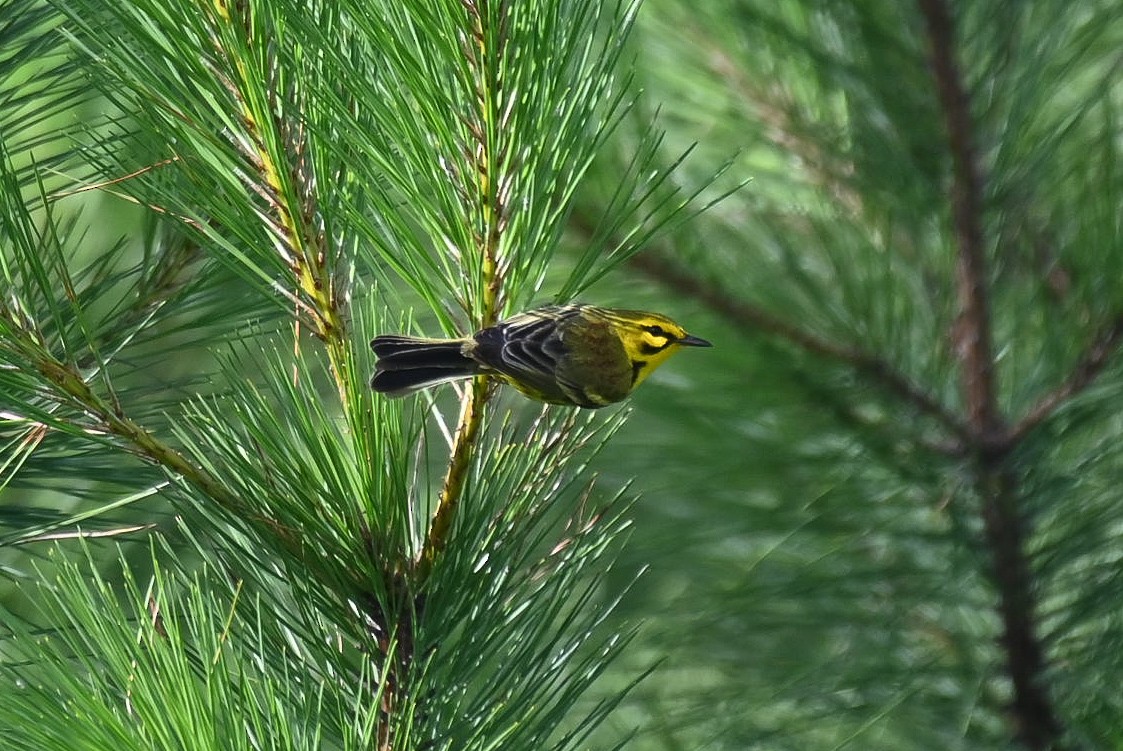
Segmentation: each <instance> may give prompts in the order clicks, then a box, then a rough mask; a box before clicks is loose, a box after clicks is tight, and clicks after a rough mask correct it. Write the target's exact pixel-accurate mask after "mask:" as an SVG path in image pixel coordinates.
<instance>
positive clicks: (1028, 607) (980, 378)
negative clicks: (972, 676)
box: [918, 0, 1063, 751]
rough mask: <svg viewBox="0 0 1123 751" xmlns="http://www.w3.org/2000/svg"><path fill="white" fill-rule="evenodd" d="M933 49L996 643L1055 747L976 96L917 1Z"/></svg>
mask: <svg viewBox="0 0 1123 751" xmlns="http://www.w3.org/2000/svg"><path fill="white" fill-rule="evenodd" d="M918 5H919V7H920V12H921V14H922V15H923V17H924V22H925V26H926V29H927V34H928V43H929V52H930V55H931V69H932V76H933V79H934V81H935V84H936V89H937V92H938V95H939V99H940V106H941V108H942V112H943V118H944V127H945V129H946V131H947V137H948V147H949V149H950V151H951V160H952V185H951V203H952V221H953V224H954V227H955V237H956V246H957V251H958V256H957V261H956V290H957V296H958V301H959V311H960V312H959V321H958V324H957V326H956V327H955V340H956V353H957V355H958V357H959V361H960V371H961V377H962V382H963V391H964V397H965V402H966V405H967V423H968V426H969V427H970V429H971V434H972V437H973V443H974V445H975V448H976V451H977V454H976V457H975V459H976V466H975V470H976V478H975V485H976V488H977V490H978V492H979V496H980V498H981V503H982V517H983V526H984V530H985V537H986V541H987V545H988V548H989V550H990V553H991V556H992V571H991V576H992V579H993V581H994V585H995V587H996V589H997V591H998V613H999V616H1000V618H1001V620H1002V634H1001V637H1000V640H999V642H1000V644H1001V646H1002V649H1003V652H1004V653H1005V658H1006V671H1007V673H1008V675H1009V678H1010V682H1011V684H1012V686H1013V697H1012V699H1011V703H1010V704H1011V706H1010V709H1011V718H1012V722H1013V725H1014V733H1015V735H1016V736H1017V738H1018V740H1019V741H1021V742H1022V743H1024V744H1025V745H1026V746H1027V747H1029V748H1030V749H1034V751H1047V750H1048V749H1056V748H1057V744H1058V741H1059V739H1060V737H1061V735H1062V732H1063V731H1062V728H1061V726H1060V721H1059V720H1058V719H1057V715H1056V709H1055V707H1054V706H1053V704H1052V702H1051V699H1050V697H1049V693H1048V691H1047V690H1046V689H1045V687H1044V685H1043V682H1044V678H1045V671H1046V660H1045V651H1044V648H1043V647H1042V645H1041V639H1040V637H1039V635H1038V633H1037V613H1036V605H1037V603H1036V600H1035V597H1034V592H1033V585H1034V582H1033V571H1032V567H1031V565H1030V559H1029V554H1028V553H1027V551H1026V541H1027V539H1028V537H1029V535H1030V533H1031V530H1030V529H1029V525H1028V523H1027V521H1026V519H1025V515H1024V514H1023V513H1022V510H1021V508H1019V503H1018V501H1019V488H1018V483H1017V479H1016V477H1015V476H1014V474H1013V472H1012V471H1011V469H1010V468H1009V466H1008V464H1007V463H1006V458H1007V456H1008V454H1007V453H1006V451H1007V450H1008V449H1009V447H1010V444H1009V440H1008V432H1007V429H1006V426H1005V422H1004V420H1003V417H1002V415H1001V413H1000V411H999V409H998V400H997V398H996V393H995V379H994V353H993V348H992V347H993V345H992V342H991V330H990V315H991V314H990V309H989V300H988V290H987V268H986V259H985V252H984V239H983V228H982V214H983V185H982V177H981V175H980V170H979V167H978V164H977V158H976V155H975V151H974V134H973V123H972V117H971V108H970V101H969V99H968V96H967V91H966V87H965V86H964V84H963V81H962V79H961V74H960V71H959V68H958V65H957V64H956V61H955V57H954V54H955V53H954V50H955V38H954V37H955V34H954V25H953V20H952V17H951V11H950V9H949V8H948V6H947V4H946V2H945V0H918Z"/></svg>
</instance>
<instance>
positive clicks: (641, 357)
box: [370, 305, 710, 409]
mask: <svg viewBox="0 0 1123 751" xmlns="http://www.w3.org/2000/svg"><path fill="white" fill-rule="evenodd" d="M709 346H710V343H709V342H707V341H706V340H705V339H699V338H698V337H696V336H691V335H690V334H688V333H686V331H685V330H684V329H683V328H682V326H679V325H678V324H677V323H675V322H674V321H672V320H671V319H669V318H667V317H666V316H661V315H659V314H657V313H646V312H644V311H641V310H614V309H611V308H598V307H596V306H593V305H552V306H548V307H545V308H538V309H536V310H530V311H527V312H525V313H520V314H518V315H516V316H513V317H511V318H508V319H507V320H505V321H500V322H499V323H497V324H496V325H494V326H490V327H488V328H486V329H482V330H481V331H477V332H476V333H475V334H473V335H472V336H470V337H467V338H465V339H419V338H416V337H412V336H398V335H386V336H379V337H375V338H374V339H373V340H372V341H371V343H370V347H371V349H373V350H374V353H375V354H376V355H378V363H377V364H376V365H375V370H374V376H373V377H372V378H371V379H370V386H371V388H373V389H374V390H375V391H378V392H381V393H383V394H386V395H387V396H391V397H398V396H405V395H407V394H412V393H414V392H415V391H419V390H421V389H424V388H428V387H429V386H435V385H436V384H438V383H444V382H445V381H452V380H455V379H458V378H471V377H472V376H477V375H489V376H494V377H496V378H500V379H502V380H504V381H506V382H507V383H509V384H511V385H512V386H514V387H515V388H516V389H518V390H519V391H521V392H522V393H524V394H526V395H527V396H529V397H530V398H531V399H537V400H539V401H543V402H550V403H552V404H573V405H576V406H578V407H585V408H588V409H595V408H597V407H603V406H605V405H607V404H613V403H614V402H618V401H620V400H621V399H623V398H624V397H626V396H627V395H628V394H630V393H632V390H633V389H635V387H636V386H638V385H639V384H640V383H641V382H642V381H643V379H644V378H646V377H647V376H648V375H649V374H650V373H651V371H653V370H655V369H656V368H657V367H659V366H660V365H662V364H663V362H664V361H665V360H666V359H667V358H668V357H670V356H671V355H672V354H674V353H675V351H677V350H678V349H679V347H709Z"/></svg>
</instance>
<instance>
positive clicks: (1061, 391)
mask: <svg viewBox="0 0 1123 751" xmlns="http://www.w3.org/2000/svg"><path fill="white" fill-rule="evenodd" d="M1121 339H1123V315H1121V316H1117V317H1116V318H1115V319H1114V320H1113V321H1112V322H1111V323H1110V325H1108V326H1106V327H1104V329H1103V330H1102V331H1100V332H1099V334H1098V335H1097V336H1096V337H1095V338H1094V339H1093V340H1092V344H1091V346H1089V347H1088V349H1087V351H1085V352H1084V354H1083V355H1082V356H1081V358H1080V359H1079V360H1078V361H1077V363H1076V366H1075V367H1074V368H1073V369H1072V373H1070V374H1069V376H1068V378H1067V379H1065V381H1064V382H1063V383H1062V384H1061V385H1060V386H1058V387H1057V388H1055V389H1053V390H1052V391H1050V392H1049V393H1048V394H1046V395H1045V396H1043V397H1042V398H1041V400H1040V401H1038V402H1037V404H1035V405H1034V406H1033V407H1032V408H1031V409H1030V410H1029V411H1028V412H1026V414H1025V415H1024V416H1023V417H1022V418H1021V419H1020V420H1018V422H1017V423H1016V424H1014V426H1013V427H1011V428H1010V430H1009V431H1008V432H1007V434H1006V442H1007V444H1008V445H1009V446H1010V447H1013V446H1016V445H1017V444H1018V443H1019V442H1021V440H1022V439H1024V438H1025V437H1026V436H1027V435H1029V433H1030V432H1031V431H1032V430H1033V429H1034V428H1036V427H1037V426H1038V425H1040V424H1041V423H1042V422H1044V421H1045V420H1046V419H1048V418H1049V417H1050V416H1051V415H1052V414H1053V413H1054V412H1056V410H1057V408H1059V407H1060V406H1061V405H1063V404H1064V403H1065V402H1066V401H1068V400H1069V399H1071V398H1072V397H1074V396H1076V395H1077V394H1079V393H1080V392H1081V391H1083V390H1084V389H1086V388H1088V387H1089V386H1091V385H1092V383H1093V382H1094V381H1095V380H1096V378H1098V377H1099V375H1100V373H1102V372H1103V370H1104V368H1105V367H1107V364H1108V361H1110V360H1111V356H1112V355H1114V354H1115V352H1116V351H1117V350H1118V348H1119V343H1120V340H1121Z"/></svg>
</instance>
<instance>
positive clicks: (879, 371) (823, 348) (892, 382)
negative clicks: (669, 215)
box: [629, 252, 969, 453]
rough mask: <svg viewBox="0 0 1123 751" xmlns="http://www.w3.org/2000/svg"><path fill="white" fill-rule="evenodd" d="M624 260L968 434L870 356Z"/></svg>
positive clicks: (647, 263) (693, 280) (677, 275)
mask: <svg viewBox="0 0 1123 751" xmlns="http://www.w3.org/2000/svg"><path fill="white" fill-rule="evenodd" d="M629 263H630V264H631V266H632V267H633V268H635V269H636V270H638V271H641V272H642V273H644V274H646V275H647V276H649V277H651V278H652V279H657V280H658V281H660V282H661V283H663V284H666V285H667V286H669V287H672V288H673V289H675V290H676V291H677V292H679V293H680V294H683V295H686V296H688V297H692V298H694V299H695V300H698V301H699V302H701V303H702V304H704V305H706V307H708V308H710V309H711V310H713V311H714V312H715V313H718V314H719V315H721V317H722V318H723V319H725V320H727V321H730V322H732V323H734V324H735V325H737V326H739V327H741V328H742V329H744V330H746V331H752V332H764V333H766V334H768V335H770V336H774V337H776V338H778V339H781V340H783V341H785V342H788V343H789V344H792V345H794V346H796V347H798V348H800V349H802V350H804V351H805V352H808V353H810V354H813V355H817V356H820V357H825V358H827V359H831V360H836V361H838V362H842V363H844V364H847V365H850V366H851V367H853V368H854V369H855V370H856V371H858V372H859V373H861V374H863V375H865V376H867V377H868V378H870V379H871V380H873V381H875V382H877V383H880V384H881V385H882V386H884V387H886V388H887V389H888V390H889V391H891V392H892V393H893V394H895V395H896V396H897V397H899V398H900V399H902V400H904V401H905V402H907V403H909V404H911V405H912V406H914V407H915V408H916V409H918V410H920V412H922V413H924V414H926V415H928V416H930V417H932V418H934V419H935V420H936V421H937V422H939V423H940V424H941V425H943V426H944V427H945V428H946V429H947V430H948V431H949V432H951V433H952V435H953V436H954V438H955V439H956V440H957V441H964V440H966V438H967V437H968V436H969V430H968V427H967V426H966V425H965V424H964V423H963V422H962V421H960V419H959V418H958V417H957V416H956V415H955V414H953V413H952V412H951V411H950V410H948V409H947V408H946V407H945V406H944V405H942V404H940V403H939V401H937V399H936V398H935V397H933V396H932V395H930V394H928V393H927V392H926V391H925V390H924V389H923V388H922V387H921V386H919V385H918V384H916V383H914V382H913V381H912V380H910V379H909V378H908V377H907V376H905V375H904V374H903V373H901V372H900V371H898V370H896V369H895V368H894V367H893V366H892V364H890V363H889V362H887V361H886V360H884V359H883V358H881V357H878V356H877V355H876V354H874V353H872V352H868V351H865V350H862V349H859V348H857V347H847V346H844V345H841V344H838V343H836V342H832V341H829V340H826V339H822V338H820V337H818V336H816V335H814V334H812V333H811V332H808V331H805V330H804V329H801V328H799V327H798V326H795V325H794V324H792V323H790V322H788V321H785V320H783V319H781V318H779V317H777V316H775V315H773V314H771V313H769V312H768V311H766V310H764V309H763V308H760V307H758V306H755V305H752V304H751V303H747V302H744V301H741V300H737V299H734V298H733V297H732V296H730V295H728V294H726V293H725V292H724V291H722V290H720V289H718V288H717V287H716V286H715V285H711V284H708V283H707V282H706V281H704V280H703V279H701V278H700V277H698V276H697V275H694V274H691V273H690V272H689V271H687V270H685V269H683V268H682V267H681V266H679V265H677V264H674V263H672V262H671V261H669V260H667V259H666V258H664V257H662V256H660V255H658V254H656V253H650V252H649V253H646V254H642V255H638V256H635V257H634V258H632V259H630V261H629ZM953 453H954V447H953Z"/></svg>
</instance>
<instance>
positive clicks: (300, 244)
mask: <svg viewBox="0 0 1123 751" xmlns="http://www.w3.org/2000/svg"><path fill="white" fill-rule="evenodd" d="M215 9H216V11H217V13H218V15H217V18H216V19H215V23H216V25H217V26H218V28H217V30H216V34H215V36H214V38H213V40H212V41H213V44H214V46H215V51H216V54H217V56H218V57H219V59H221V60H223V61H225V62H226V64H227V70H224V71H215V74H216V75H217V76H219V77H220V79H221V80H223V82H224V84H225V86H226V88H227V89H228V91H229V93H230V95H231V96H232V97H233V99H234V101H235V102H236V103H237V105H238V107H239V108H240V110H241V111H240V115H241V120H242V124H243V126H244V127H245V131H246V135H247V138H246V139H245V140H242V139H237V140H235V141H234V142H235V144H236V145H237V146H238V147H239V148H240V149H241V150H242V151H243V155H244V156H245V157H246V158H247V160H248V161H249V163H250V164H252V165H254V167H256V169H257V171H258V178H259V179H260V181H261V182H260V184H259V185H256V186H254V190H255V192H256V193H257V194H258V195H260V196H262V197H263V198H264V200H265V201H266V203H267V204H268V206H269V208H270V210H271V212H272V217H271V220H272V221H271V225H272V229H273V232H274V233H275V235H276V236H277V238H278V242H277V246H276V247H277V250H278V252H279V253H280V254H281V256H282V258H283V259H284V261H285V264H286V265H287V266H288V268H289V270H290V271H291V272H292V275H293V278H294V281H295V283H296V285H297V287H298V288H299V289H300V291H301V292H302V293H303V299H302V300H301V303H302V304H301V305H300V306H299V307H300V308H301V309H302V310H304V311H305V312H306V313H307V314H308V316H309V318H310V319H311V321H312V325H313V329H314V331H315V333H316V335H317V336H318V337H319V338H320V339H321V340H322V341H323V342H324V345H325V347H326V348H327V353H328V360H329V362H330V364H331V371H332V375H333V377H334V379H335V385H336V390H337V391H338V393H339V396H340V401H341V403H344V404H346V403H347V392H348V384H349V383H350V381H351V379H350V367H351V365H350V362H351V358H350V354H349V351H350V350H349V347H350V345H349V342H348V334H347V324H346V321H345V317H344V314H343V311H342V309H341V305H342V302H343V297H344V296H345V295H344V294H343V291H342V289H341V286H342V285H341V283H340V280H339V279H338V277H337V275H336V274H334V273H333V272H334V270H335V269H334V268H333V264H332V263H331V261H332V260H333V258H332V251H331V249H330V248H329V246H328V240H327V238H326V237H325V236H324V232H323V227H322V225H320V226H319V227H317V226H316V224H315V222H314V220H315V217H316V215H317V213H318V209H317V206H316V197H315V196H316V192H315V190H314V176H313V175H312V174H311V171H310V166H309V164H308V162H307V160H306V159H305V156H306V144H305V138H304V132H303V128H302V127H301V126H297V125H295V124H294V123H292V122H289V121H287V120H286V119H285V118H284V116H283V115H282V114H281V113H280V106H279V104H278V102H277V96H278V94H277V90H276V87H277V83H276V81H274V80H271V79H272V76H271V75H270V74H272V73H273V72H274V71H273V66H275V65H276V60H275V59H274V56H273V55H272V54H268V53H267V54H266V57H265V58H264V60H265V63H264V65H265V69H260V68H259V67H258V66H257V65H256V64H255V63H257V60H258V56H257V52H255V51H252V45H253V44H254V41H253V39H252V35H253V31H252V29H251V24H252V22H251V20H250V19H249V18H248V17H241V16H239V15H238V14H240V13H246V12H247V11H246V10H245V9H239V7H238V6H237V5H235V6H230V5H228V4H227V3H226V2H222V1H220V2H217V3H215ZM230 35H234V38H236V39H237V40H238V43H237V44H236V43H234V42H233V41H232V38H231V36H230ZM242 43H244V44H245V46H244V47H243V46H240V45H241V44H242Z"/></svg>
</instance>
